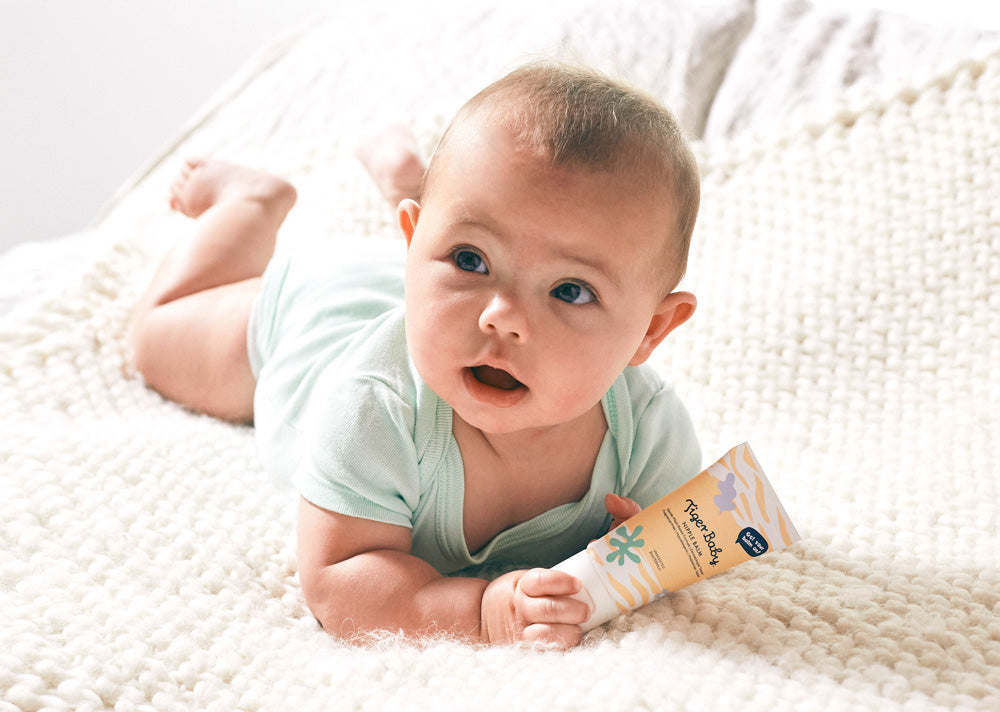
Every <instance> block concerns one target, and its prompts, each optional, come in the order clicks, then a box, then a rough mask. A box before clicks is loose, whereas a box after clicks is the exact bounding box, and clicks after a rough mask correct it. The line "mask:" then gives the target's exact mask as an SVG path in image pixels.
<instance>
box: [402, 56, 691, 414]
mask: <svg viewBox="0 0 1000 712" xmlns="http://www.w3.org/2000/svg"><path fill="white" fill-rule="evenodd" d="M698 201H699V183H698V172H697V166H696V163H695V161H694V158H693V156H692V154H691V152H690V150H689V149H688V147H687V145H686V143H685V141H684V137H683V135H682V132H681V130H680V129H679V127H678V126H677V124H676V122H675V121H674V119H673V117H672V116H671V115H670V113H669V112H668V111H667V110H666V109H664V108H663V107H662V106H661V105H660V104H659V103H658V102H656V101H655V100H654V99H652V98H650V97H648V96H647V95H645V94H644V93H642V92H640V91H637V90H636V89H634V88H632V87H629V86H627V85H624V84H621V83H619V82H615V81H612V80H610V79H608V78H606V77H604V76H602V75H600V74H598V73H596V72H593V71H592V70H589V69H583V68H577V67H570V66H566V65H562V64H555V63H540V64H532V65H528V66H526V67H523V68H521V69H518V70H515V71H514V72H512V73H511V74H509V75H507V76H506V77H504V78H503V79H501V80H499V81H497V82H496V83H494V84H492V85H491V86H489V87H487V88H486V89H485V90H483V91H482V92H480V93H479V94H477V95H476V96H475V97H473V99H471V100H470V101H469V102H468V103H467V104H466V105H465V106H464V107H463V108H462V109H461V110H460V111H459V112H458V114H457V115H456V117H455V119H454V120H453V121H452V123H451V125H450V126H449V128H448V130H447V131H446V133H445V136H444V137H443V138H442V140H441V142H440V144H439V145H438V148H437V151H436V152H435V154H434V156H433V158H432V160H431V164H430V166H429V168H428V170H427V174H426V177H425V184H424V189H423V191H422V195H421V199H420V203H419V204H418V203H417V202H415V201H403V203H401V204H400V208H399V220H400V226H401V227H402V229H403V232H404V234H405V236H406V238H407V244H408V246H409V247H408V255H407V274H406V324H407V341H408V344H409V348H410V354H411V357H412V358H413V361H414V364H415V365H416V367H417V370H418V371H419V372H420V374H421V376H422V377H423V378H424V380H425V381H426V382H427V383H428V385H430V386H431V388H432V389H433V390H434V391H435V392H436V393H437V394H438V395H439V396H440V397H442V398H443V399H444V400H445V401H447V402H448V403H449V404H450V405H451V406H452V408H453V409H454V412H455V413H456V414H457V415H458V416H459V417H460V418H462V419H464V420H465V421H466V422H468V423H470V424H472V425H474V426H475V427H477V428H479V429H481V430H483V431H489V432H495V433H499V432H511V431H514V430H521V429H526V428H532V427H545V426H552V425H556V424H560V423H565V422H568V421H570V420H572V419H574V418H576V417H578V416H581V415H583V414H585V413H586V412H588V411H589V410H590V409H591V408H594V407H595V406H598V405H599V403H600V400H601V398H602V396H603V395H604V393H605V392H606V391H607V389H608V388H610V386H611V384H612V383H613V382H614V380H615V379H616V377H617V376H618V374H620V373H621V371H622V369H623V368H624V367H625V366H628V365H637V364H639V363H642V362H643V361H645V360H646V359H647V358H648V357H649V355H650V354H651V353H652V351H653V349H654V348H655V347H656V346H657V345H658V344H659V343H660V342H661V341H662V340H663V339H664V338H665V337H666V336H667V334H669V333H670V332H671V331H672V330H673V329H674V328H676V327H677V326H679V325H680V324H682V323H683V322H684V321H686V320H687V319H688V317H690V315H691V314H692V312H693V311H694V308H695V299H694V296H693V295H691V294H689V293H686V292H673V291H672V290H673V289H674V287H675V286H676V285H677V283H678V282H679V280H680V279H681V277H682V275H683V273H684V269H685V265H686V260H687V251H688V243H689V241H690V237H691V232H692V229H693V227H694V222H695V217H696V214H697V210H698Z"/></svg>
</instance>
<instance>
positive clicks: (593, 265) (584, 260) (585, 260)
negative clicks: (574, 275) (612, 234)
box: [553, 250, 621, 288]
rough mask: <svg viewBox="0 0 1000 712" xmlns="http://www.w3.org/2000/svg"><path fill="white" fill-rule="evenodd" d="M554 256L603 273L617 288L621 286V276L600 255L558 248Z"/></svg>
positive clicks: (562, 260)
mask: <svg viewBox="0 0 1000 712" xmlns="http://www.w3.org/2000/svg"><path fill="white" fill-rule="evenodd" d="M553 256H554V257H555V258H556V259H557V260H559V261H561V262H573V263H576V264H579V265H582V266H583V267H586V268H587V269H589V270H592V271H594V272H597V273H599V274H601V275H602V276H604V277H605V278H606V279H607V280H608V281H609V282H611V284H612V285H613V286H614V287H615V288H618V287H620V286H621V280H620V279H619V276H618V275H617V274H615V272H614V270H612V269H611V266H610V265H609V264H608V263H607V262H606V261H605V260H602V259H600V258H599V257H596V256H595V257H591V256H588V255H584V254H580V253H578V252H571V251H569V250H556V251H555V254H554V255H553Z"/></svg>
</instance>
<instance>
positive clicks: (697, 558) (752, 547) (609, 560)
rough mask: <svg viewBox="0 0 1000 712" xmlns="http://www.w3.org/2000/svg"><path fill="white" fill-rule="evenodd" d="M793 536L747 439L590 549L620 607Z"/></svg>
mask: <svg viewBox="0 0 1000 712" xmlns="http://www.w3.org/2000/svg"><path fill="white" fill-rule="evenodd" d="M798 539H799V534H798V532H797V531H796V530H795V527H794V526H793V525H792V522H791V520H789V518H788V515H787V514H786V512H785V509H784V507H782V505H781V502H779V501H778V497H777V495H776V494H775V493H774V490H773V489H772V488H771V484H770V483H769V482H768V481H767V478H766V477H765V476H764V472H763V470H762V469H761V467H760V464H759V463H758V462H757V458H755V457H754V455H753V452H752V451H751V450H750V446H749V445H747V444H746V443H744V444H742V445H738V446H737V447H735V448H733V449H732V450H730V451H729V452H728V453H726V454H725V455H724V456H723V457H722V458H721V459H719V460H718V462H716V463H715V464H713V465H711V466H710V467H709V468H707V469H706V470H704V471H702V472H701V473H700V474H698V475H696V476H695V477H694V478H692V479H691V480H690V481H689V482H687V483H686V484H684V485H682V486H681V487H679V488H678V489H676V490H675V491H674V492H672V493H671V494H669V495H667V496H666V497H663V498H662V499H660V500H658V501H657V502H656V503H655V504H653V505H651V506H649V507H647V508H646V509H644V510H643V511H642V512H640V513H639V514H636V515H635V516H634V517H632V518H631V519H629V520H628V521H626V522H625V523H623V524H622V525H621V526H619V527H616V528H615V529H614V530H613V531H611V532H609V533H608V534H607V535H605V536H604V537H603V538H601V539H597V540H595V541H593V542H591V544H590V545H589V546H588V547H587V551H588V553H589V555H590V559H591V562H592V563H593V565H594V567H595V568H596V569H597V571H598V573H599V576H600V578H601V580H602V582H603V583H604V584H605V587H606V588H607V592H608V594H609V595H610V596H611V597H612V598H613V599H614V601H615V603H616V605H617V606H618V608H619V610H622V611H624V610H630V609H632V608H635V607H637V606H639V605H642V604H645V603H648V602H649V601H651V600H653V598H655V597H657V596H659V595H661V594H663V593H666V592H669V591H676V590H678V589H680V588H683V587H684V586H687V585H689V584H692V583H694V582H695V581H699V580H701V579H703V578H707V577H709V576H712V575H713V574H716V573H719V572H721V571H725V570H726V569H728V568H730V567H732V566H734V565H736V564H739V563H742V562H744V561H747V560H748V559H750V558H754V557H757V556H760V555H761V554H764V553H766V552H768V551H777V550H780V549H783V548H785V547H786V546H788V545H789V544H791V543H793V542H795V541H798Z"/></svg>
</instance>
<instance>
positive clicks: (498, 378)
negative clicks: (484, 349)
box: [472, 366, 524, 391]
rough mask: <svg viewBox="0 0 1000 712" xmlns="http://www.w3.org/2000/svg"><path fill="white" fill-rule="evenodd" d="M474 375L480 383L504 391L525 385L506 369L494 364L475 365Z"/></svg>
mask: <svg viewBox="0 0 1000 712" xmlns="http://www.w3.org/2000/svg"><path fill="white" fill-rule="evenodd" d="M472 375H473V376H475V377H476V380H477V381H479V382H480V383H482V384H485V385H487V386H492V387H493V388H499V389H500V390H502V391H513V390H516V389H518V388H523V387H524V384H523V383H521V382H520V381H519V380H517V379H516V378H514V377H513V376H512V375H510V374H509V373H507V372H506V371H504V370H502V369H499V368H493V367H492V366H474V367H473V369H472Z"/></svg>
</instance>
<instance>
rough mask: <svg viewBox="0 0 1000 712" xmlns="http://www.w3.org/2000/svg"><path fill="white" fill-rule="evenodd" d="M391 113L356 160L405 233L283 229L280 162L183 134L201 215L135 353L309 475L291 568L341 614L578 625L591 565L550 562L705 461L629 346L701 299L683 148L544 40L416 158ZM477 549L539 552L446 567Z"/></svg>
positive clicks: (353, 618)
mask: <svg viewBox="0 0 1000 712" xmlns="http://www.w3.org/2000/svg"><path fill="white" fill-rule="evenodd" d="M398 139H399V135H398V134H397V135H396V138H395V139H392V140H389V141H388V142H387V143H385V144H384V145H382V146H380V147H378V150H376V151H375V152H374V153H372V152H370V151H369V152H367V153H366V154H364V159H363V160H364V161H365V162H366V164H367V165H368V167H369V170H370V171H371V172H372V174H373V176H374V177H375V179H376V181H377V183H378V184H379V186H380V188H381V189H382V191H383V193H384V194H385V195H386V196H387V197H390V198H392V199H396V198H399V199H400V200H399V203H398V208H397V215H398V221H399V225H400V228H401V230H402V233H403V237H404V238H405V246H406V249H405V250H404V249H403V245H402V242H399V243H386V242H384V241H383V242H380V241H377V240H373V239H370V238H369V239H358V240H352V241H348V240H344V241H340V242H338V244H333V245H321V246H317V247H308V248H307V247H305V246H302V247H301V248H299V249H292V250H280V251H278V253H277V254H275V250H274V247H275V238H276V233H277V231H278V228H279V226H280V225H281V224H282V221H283V220H284V218H285V216H286V215H287V213H288V211H289V210H290V209H291V208H292V205H293V204H294V202H295V200H296V193H295V190H294V188H293V187H292V186H291V185H289V184H288V183H286V182H285V181H283V180H281V179H279V178H277V177H274V176H271V175H268V174H265V173H262V172H259V171H256V170H253V169H250V168H244V167H240V166H233V165H230V164H225V163H220V162H214V161H189V162H188V163H187V164H186V166H185V167H184V169H183V170H182V172H181V175H180V177H179V179H178V181H177V182H176V183H175V185H174V187H173V198H172V206H173V207H174V208H175V209H177V210H179V211H181V212H183V213H184V214H186V215H188V216H190V217H193V218H196V221H195V223H194V229H193V231H192V233H191V234H190V235H189V236H187V237H186V238H185V239H184V240H182V241H181V242H179V243H178V244H177V245H176V246H174V247H173V248H172V250H171V251H170V252H169V253H168V254H167V256H166V257H165V258H164V260H163V262H162V263H161V265H160V266H159V268H158V270H157V272H156V273H155V275H154V277H153V280H152V283H151V285H150V287H149V289H148V291H147V292H146V293H145V295H144V296H143V298H142V300H141V302H140V304H139V307H138V312H137V318H136V323H135V332H134V348H135V359H136V365H137V368H138V370H139V372H140V373H141V374H142V375H143V377H144V378H145V380H146V382H147V383H148V384H149V385H150V386H151V387H153V388H155V389H157V390H158V391H159V392H161V393H162V394H163V395H165V396H167V397H169V398H172V399H174V400H176V401H178V402H180V403H181V404H184V405H185V406H187V407H189V408H191V409H194V410H197V411H200V412H204V413H208V414H211V415H215V416H218V417H220V418H224V419H227V420H232V421H242V422H251V421H252V422H253V423H254V425H255V428H256V437H257V441H258V446H259V449H260V453H261V458H262V461H263V463H264V466H265V468H266V469H267V470H268V471H269V472H270V473H272V474H273V475H274V476H276V477H278V478H280V479H284V480H287V481H290V482H291V483H292V485H294V487H295V488H296V489H297V490H298V492H299V494H300V495H301V498H300V503H299V514H298V520H299V521H298V567H299V577H300V581H301V584H302V588H303V592H304V594H305V598H306V601H307V603H308V605H309V607H310V609H311V611H312V612H313V614H314V615H315V616H316V618H317V619H318V620H319V622H320V623H321V624H322V625H323V627H324V628H325V629H326V630H327V631H328V632H329V633H331V634H333V635H335V636H338V637H350V636H353V635H357V634H359V633H364V632H366V631H375V630H390V631H402V632H404V633H406V634H411V635H427V634H439V633H444V634H448V635H453V636H458V637H460V638H463V639H467V640H471V641H481V642H486V643H507V642H515V641H541V642H546V643H552V644H555V645H557V646H564V647H569V646H572V645H575V644H576V643H578V642H579V641H580V638H581V630H580V623H582V622H583V621H584V620H586V618H587V617H588V614H589V611H588V606H587V604H586V603H585V602H583V601H581V600H578V599H577V598H574V597H573V596H574V594H577V593H578V592H579V591H580V582H579V581H578V580H577V579H576V578H574V577H573V576H571V575H569V574H567V573H564V572H561V571H554V570H551V569H548V568H544V567H548V566H551V565H553V564H555V563H557V562H559V561H561V560H562V559H564V558H566V557H568V556H570V555H572V554H574V553H576V552H577V551H579V550H580V549H582V548H583V547H585V546H586V544H587V542H588V541H589V540H591V539H593V538H595V537H597V536H600V535H602V534H603V533H605V532H606V531H607V529H608V526H609V524H610V523H612V521H613V520H614V521H615V522H617V521H620V520H622V519H625V518H627V517H628V516H630V515H631V514H633V513H635V512H636V511H638V509H639V508H640V507H644V506H646V505H648V504H650V503H651V502H653V501H654V500H656V499H658V498H659V497H661V496H663V495H664V494H666V493H667V492H670V491H672V490H673V489H675V488H676V487H677V486H679V485H680V484H682V483H683V482H685V481H686V480H687V479H689V478H690V477H691V476H693V475H695V474H696V473H697V472H698V471H699V469H700V466H701V455H700V451H699V448H698V444H697V440H696V438H695V434H694V430H693V427H692V424H691V420H690V418H689V416H688V414H687V411H686V410H685V408H684V406H683V405H682V404H681V402H680V401H679V399H678V398H677V396H676V394H675V392H674V391H673V389H672V388H671V387H669V386H668V385H666V384H664V383H663V382H662V381H661V380H660V378H659V377H658V376H657V375H656V373H655V372H654V371H653V369H652V368H650V367H649V366H643V365H642V364H643V363H644V362H645V361H646V360H647V359H648V358H649V356H650V354H651V353H652V352H653V350H654V349H655V348H656V346H657V345H658V344H659V343H660V342H661V341H663V339H664V338H665V337H666V336H667V335H668V334H670V332H671V331H673V330H674V329H676V328H677V327H678V326H680V325H681V324H683V323H684V322H685V321H686V320H687V319H688V318H690V316H691V314H692V313H693V312H694V309H695V303H696V302H695V297H694V296H693V295H692V294H690V293H687V292H683V291H675V288H676V286H677V284H678V282H679V280H680V279H681V277H682V275H683V273H684V270H685V265H686V261H687V249H688V243H689V240H690V237H691V232H692V230H693V227H694V222H695V218H696V215H697V210H698V201H699V182H698V172H697V166H696V164H695V161H694V158H693V156H692V154H691V152H690V150H689V149H688V147H687V145H686V143H685V140H684V138H683V135H682V132H681V131H680V130H679V128H678V127H677V125H676V123H675V121H674V119H673V118H672V116H671V115H670V113H669V112H668V111H666V110H665V109H664V108H663V107H662V106H661V105H660V104H659V103H658V102H656V101H655V100H653V99H651V98H650V97H648V96H646V95H644V94H643V93H641V92H639V91H637V90H635V89H634V88H631V87H628V86H626V85H623V84H621V83H619V82H617V81H614V80H611V79H608V78H606V77H604V76H603V75H600V74H598V73H596V72H594V71H592V70H589V69H585V68H579V67H571V66H566V65H562V64H558V63H553V62H542V63H535V64H530V65H527V66H525V67H522V68H520V69H517V70H515V71H513V72H512V73H510V74H508V75H507V76H506V77H504V78H502V79H500V80H499V81H497V82H495V83H494V84H492V85H490V86H489V87H487V88H486V89H484V90H483V91H482V92H480V93H479V94H478V95H476V96H475V97H474V98H472V99H471V100H470V101H469V102H468V103H467V104H466V105H465V106H464V107H463V108H462V109H461V110H460V111H459V112H458V114H457V115H456V117H455V118H454V120H453V121H452V123H451V125H450V126H449V128H448V130H447V131H446V133H445V135H444V137H443V138H442V140H441V142H440V144H439V145H438V147H437V149H436V151H435V153H434V155H433V157H432V159H431V161H430V164H429V166H427V169H426V172H424V166H423V163H422V161H421V160H420V159H419V158H418V156H417V155H416V153H415V151H413V150H411V149H409V148H407V144H406V142H405V141H400V140H398ZM421 177H423V180H422V181H421ZM404 285H405V289H404ZM484 563H490V564H499V565H506V566H507V567H508V568H510V567H511V566H523V565H528V566H536V567H538V568H532V569H530V570H525V569H520V568H519V569H517V570H514V571H512V572H510V573H507V574H504V575H502V576H500V577H498V578H496V579H494V580H492V581H487V580H485V579H482V578H477V577H475V576H463V575H461V572H462V570H463V569H467V568H470V567H474V566H477V565H481V564H484ZM455 574H458V575H455Z"/></svg>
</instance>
